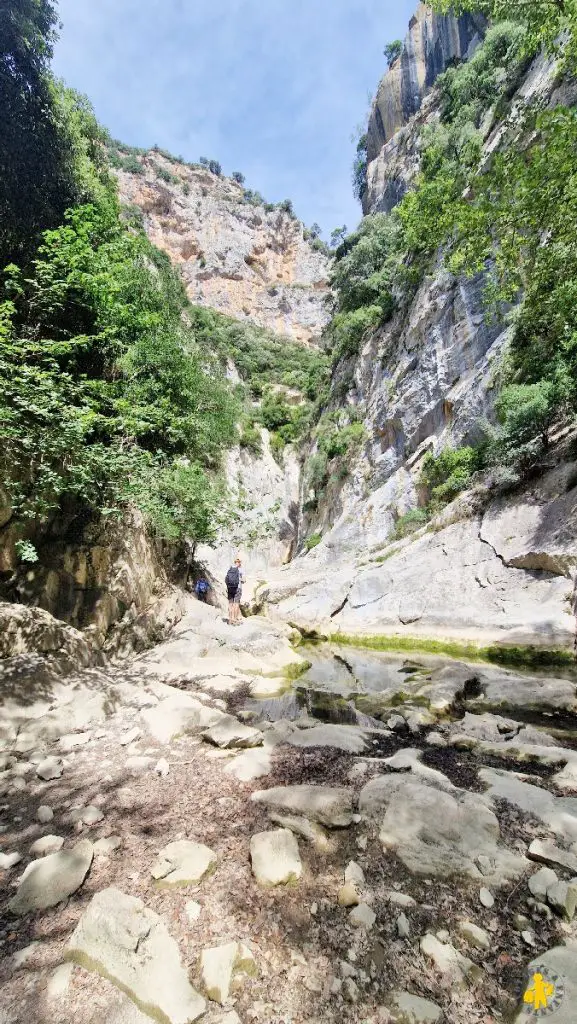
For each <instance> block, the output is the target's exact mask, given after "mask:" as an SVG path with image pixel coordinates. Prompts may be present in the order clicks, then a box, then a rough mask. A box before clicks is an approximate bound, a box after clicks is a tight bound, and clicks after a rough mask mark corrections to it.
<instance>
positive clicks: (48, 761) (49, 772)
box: [36, 756, 64, 782]
mask: <svg viewBox="0 0 577 1024" xmlns="http://www.w3.org/2000/svg"><path fill="white" fill-rule="evenodd" d="M63 770H64V768H63V764H62V761H61V760H60V758H59V757H54V756H50V757H47V758H45V759H44V761H41V762H40V764H39V765H38V767H37V769H36V774H37V776H38V778H39V779H44V781H45V782H49V781H50V780H51V779H59V778H60V776H61V775H62V772H63Z"/></svg>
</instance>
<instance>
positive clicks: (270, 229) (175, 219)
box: [118, 151, 329, 344]
mask: <svg viewBox="0 0 577 1024" xmlns="http://www.w3.org/2000/svg"><path fill="white" fill-rule="evenodd" d="M141 165H142V168H143V172H144V173H143V174H131V173H127V172H126V171H119V172H118V178H119V186H120V196H121V199H122V201H123V202H124V203H127V204H130V205H132V206H137V207H138V208H139V209H140V210H141V211H142V214H143V217H144V227H145V230H146V233H147V234H148V236H149V238H150V240H151V242H153V243H154V245H156V246H158V248H159V249H162V250H164V252H166V253H168V255H169V256H170V258H171V260H172V261H173V263H174V264H175V265H177V266H178V267H179V269H180V271H181V272H182V276H183V278H184V282H185V284H186V288H187V292H188V296H189V298H190V300H191V302H193V303H196V304H198V305H201V306H209V307H210V308H212V309H216V310H218V311H219V312H220V313H225V314H227V315H228V316H231V317H234V318H236V319H237V320H245V321H252V322H254V323H256V324H258V325H259V326H261V327H266V328H268V329H270V330H272V331H275V332H276V333H277V334H284V335H287V337H289V338H292V339H293V340H294V341H300V342H303V343H305V344H308V343H310V342H314V341H315V340H316V339H318V337H319V336H320V334H321V331H322V328H323V326H324V325H325V323H326V321H327V311H326V307H325V303H324V299H325V297H326V295H327V293H328V283H327V279H328V266H329V261H328V259H327V257H326V256H325V255H324V254H323V253H321V252H316V251H315V250H313V249H312V248H311V246H310V244H309V243H308V242H307V241H305V239H304V237H303V227H302V224H301V223H300V222H299V221H298V220H295V219H293V218H292V217H290V216H289V215H288V214H287V213H285V212H284V211H282V210H278V209H276V210H273V211H269V212H267V210H266V209H265V208H264V207H263V206H252V205H249V204H248V203H246V202H244V201H243V188H242V186H241V185H238V184H237V183H236V182H235V181H233V180H231V179H230V178H224V177H219V176H217V175H215V174H211V173H210V172H209V171H208V170H205V169H204V168H191V167H189V166H187V165H186V164H179V163H172V162H169V161H168V160H166V159H165V158H164V157H162V156H161V155H160V154H159V153H157V152H154V151H151V152H150V153H149V154H147V156H145V157H143V158H142V161H141ZM159 169H160V171H161V173H162V172H164V173H166V174H169V175H171V180H169V181H168V182H166V181H164V180H161V179H159V178H158V176H157V174H158V170H159ZM172 179H174V180H172Z"/></svg>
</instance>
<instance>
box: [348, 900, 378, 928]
mask: <svg viewBox="0 0 577 1024" xmlns="http://www.w3.org/2000/svg"><path fill="white" fill-rule="evenodd" d="M376 920H377V915H376V914H375V913H374V912H373V911H372V910H371V908H370V907H369V906H368V905H367V904H366V903H359V905H358V907H355V908H354V909H353V910H351V912H350V914H349V921H350V923H351V924H354V926H355V927H356V928H366V929H367V931H368V930H370V929H371V928H372V927H373V925H374V923H375V921H376Z"/></svg>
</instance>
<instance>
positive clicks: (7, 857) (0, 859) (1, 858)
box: [0, 850, 22, 871]
mask: <svg viewBox="0 0 577 1024" xmlns="http://www.w3.org/2000/svg"><path fill="white" fill-rule="evenodd" d="M21 860H22V854H21V853H18V852H17V851H16V850H14V852H13V853H0V871H10V868H13V867H15V866H16V864H19V863H20V861H21Z"/></svg>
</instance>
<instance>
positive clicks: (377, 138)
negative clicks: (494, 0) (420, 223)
mask: <svg viewBox="0 0 577 1024" xmlns="http://www.w3.org/2000/svg"><path fill="white" fill-rule="evenodd" d="M484 29H485V19H484V18H483V17H482V16H481V15H479V14H462V15H460V16H459V17H455V16H454V15H450V14H436V13H435V12H434V11H432V10H431V8H430V7H429V5H428V4H425V3H420V4H419V6H418V8H417V11H416V13H415V15H414V17H413V18H412V19H411V23H410V26H409V32H408V34H407V36H406V38H405V41H404V44H403V49H402V51H401V55H400V57H399V58H398V59H397V60H396V61H395V62H394V63H393V64H392V66H391V68H390V69H389V71H388V72H387V74H386V75H385V76H384V78H383V79H382V81H381V83H380V85H379V88H378V90H377V95H376V97H375V99H374V101H373V106H372V110H371V115H370V118H369V124H368V129H367V158H368V170H367V183H368V189H367V192H366V195H365V198H364V204H363V207H364V212H365V213H369V212H371V213H374V212H376V211H377V210H385V211H388V210H391V209H392V208H393V206H395V204H396V203H398V202H399V200H400V199H401V198H402V196H403V195H404V193H405V191H406V189H407V185H408V183H409V182H410V180H411V171H412V169H413V168H414V162H415V160H414V157H415V154H414V152H413V151H412V149H411V143H412V142H414V141H415V135H414V133H412V132H409V133H403V132H402V131H399V129H402V127H403V126H404V125H406V124H407V122H408V121H409V120H410V119H411V118H412V117H413V115H415V114H417V112H418V111H419V110H420V108H421V105H422V103H423V99H424V98H425V96H426V95H427V93H428V92H429V91H430V89H431V88H432V86H433V85H434V83H435V80H436V78H437V77H438V76H439V75H440V74H441V73H442V72H443V71H444V70H445V69H446V68H447V67H448V66H449V64H451V63H452V62H454V61H458V60H463V59H466V58H467V57H469V56H470V55H471V53H472V52H473V51H474V49H475V48H476V46H477V45H478V44H479V42H480V41H481V39H482V36H483V32H484ZM397 133H398V134H397Z"/></svg>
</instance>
